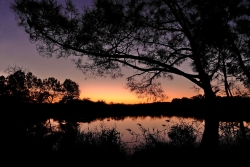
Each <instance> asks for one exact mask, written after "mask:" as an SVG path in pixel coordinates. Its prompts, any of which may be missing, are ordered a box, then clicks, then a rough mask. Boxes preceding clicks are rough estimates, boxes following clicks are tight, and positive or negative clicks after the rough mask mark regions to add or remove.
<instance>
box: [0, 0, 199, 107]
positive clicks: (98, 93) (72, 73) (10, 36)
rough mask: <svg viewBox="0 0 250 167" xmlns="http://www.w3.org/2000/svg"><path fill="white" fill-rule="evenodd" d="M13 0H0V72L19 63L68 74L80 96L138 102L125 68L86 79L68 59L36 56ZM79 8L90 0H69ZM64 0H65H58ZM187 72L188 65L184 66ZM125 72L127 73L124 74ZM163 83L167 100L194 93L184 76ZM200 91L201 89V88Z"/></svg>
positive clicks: (46, 73)
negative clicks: (114, 74)
mask: <svg viewBox="0 0 250 167" xmlns="http://www.w3.org/2000/svg"><path fill="white" fill-rule="evenodd" d="M13 1H14V0H0V75H4V76H6V75H7V74H6V73H4V70H5V69H6V68H7V67H8V66H9V65H15V64H16V65H18V66H21V67H24V68H27V69H29V70H30V71H31V72H32V73H33V74H34V75H35V76H37V77H39V78H41V79H44V78H48V77H55V78H56V79H59V80H60V81H61V82H63V81H64V80H65V79H66V78H69V79H71V80H73V81H75V82H76V83H78V84H79V85H80V89H81V98H90V99H91V100H93V101H97V100H105V101H106V102H107V103H109V102H111V101H112V102H117V103H141V102H146V99H138V98H137V96H136V95H135V94H134V93H132V92H130V91H129V90H128V89H125V85H126V76H129V75H128V74H129V73H131V72H129V71H126V72H125V77H123V78H119V79H115V80H114V79H110V78H95V79H94V78H90V79H87V80H85V76H84V75H83V74H82V72H81V71H79V70H77V69H76V68H75V65H74V64H73V63H72V61H71V57H69V58H68V59H64V58H61V59H56V58H49V59H48V58H43V57H41V56H39V54H38V52H37V50H36V44H32V43H30V41H29V38H28V35H27V34H26V33H25V32H24V30H23V29H22V28H21V27H18V25H17V22H16V21H15V16H14V13H13V12H12V11H11V10H10V8H9V6H10V3H12V2H13ZM72 1H73V2H74V3H75V4H77V6H78V7H79V9H81V7H83V5H90V4H91V0H72ZM60 2H64V0H60ZM183 69H184V70H185V71H186V72H187V71H190V69H189V68H188V67H187V66H186V67H185V66H183ZM126 74H127V75H126ZM162 86H163V88H164V91H165V92H166V95H167V96H168V97H169V98H168V99H167V101H171V100H172V99H173V98H181V97H191V96H194V95H196V94H197V92H195V91H194V90H193V89H191V87H193V86H194V84H193V83H191V82H189V81H188V80H187V79H185V78H182V77H178V76H174V80H172V81H169V80H162ZM200 93H202V92H200Z"/></svg>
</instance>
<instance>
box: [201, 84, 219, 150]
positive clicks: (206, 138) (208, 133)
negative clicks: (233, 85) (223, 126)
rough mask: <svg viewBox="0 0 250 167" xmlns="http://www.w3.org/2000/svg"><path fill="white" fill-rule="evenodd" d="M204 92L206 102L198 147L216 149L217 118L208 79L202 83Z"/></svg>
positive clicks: (217, 135) (213, 96)
mask: <svg viewBox="0 0 250 167" xmlns="http://www.w3.org/2000/svg"><path fill="white" fill-rule="evenodd" d="M204 92H205V100H206V103H205V105H204V110H205V129H204V133H203V136H202V140H201V144H200V148H201V150H203V151H206V152H207V151H212V150H214V151H215V150H216V149H217V146H218V138H219V134H218V129H219V120H218V117H217V115H216V112H215V108H214V106H215V104H214V103H215V100H214V99H215V93H214V92H213V90H212V88H211V84H210V81H208V82H207V83H206V84H205V83H204Z"/></svg>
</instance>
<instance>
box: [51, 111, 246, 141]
mask: <svg viewBox="0 0 250 167" xmlns="http://www.w3.org/2000/svg"><path fill="white" fill-rule="evenodd" d="M47 122H48V121H47ZM50 123H51V124H52V126H55V127H56V126H57V125H58V124H59V123H58V121H55V120H53V119H50ZM78 124H79V129H80V131H85V132H86V131H95V130H96V131H100V129H101V128H113V127H115V128H116V130H117V131H118V132H120V135H121V139H122V141H124V142H126V143H128V144H130V145H133V144H136V143H138V141H139V140H138V137H139V138H140V136H142V135H143V133H151V134H159V135H160V136H161V137H162V138H164V140H165V141H168V140H169V138H168V135H167V132H169V130H170V129H171V127H172V126H173V125H179V126H180V125H190V126H192V127H193V128H194V132H195V134H196V135H197V142H199V141H200V140H201V137H202V133H203V131H204V120H202V119H195V118H183V117H177V116H172V117H168V116H127V117H123V118H115V117H110V118H100V119H95V120H93V121H91V122H78ZM244 126H245V127H246V128H248V129H250V123H247V122H244ZM222 129H223V130H227V131H232V132H234V131H235V132H236V133H237V131H239V122H220V129H219V133H220V134H222V133H225V132H223V130H222ZM133 134H134V135H133ZM232 135H234V134H233V133H232ZM136 136H137V138H136ZM232 137H234V136H232ZM135 141H137V142H135Z"/></svg>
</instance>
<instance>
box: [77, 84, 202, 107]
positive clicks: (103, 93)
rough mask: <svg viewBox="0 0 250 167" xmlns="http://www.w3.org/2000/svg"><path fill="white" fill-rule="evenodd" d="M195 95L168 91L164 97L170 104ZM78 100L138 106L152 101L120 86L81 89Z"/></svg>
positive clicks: (191, 92)
mask: <svg viewBox="0 0 250 167" xmlns="http://www.w3.org/2000/svg"><path fill="white" fill-rule="evenodd" d="M196 94H197V93H195V92H193V91H189V90H188V91H176V90H168V91H166V95H167V96H168V98H167V99H166V100H165V101H166V102H171V101H172V100H173V99H174V98H182V97H187V98H190V97H192V96H195V95H196ZM80 98H81V99H83V98H90V100H91V101H95V102H96V101H98V100H103V101H105V102H106V103H107V104H109V103H110V102H113V103H124V104H138V103H150V102H153V101H147V98H144V99H142V98H138V97H137V95H136V94H135V93H133V92H130V91H129V90H128V89H125V88H122V87H121V86H119V85H118V86H114V85H110V86H107V85H104V86H93V87H88V89H86V88H85V89H84V88H83V89H81V95H80Z"/></svg>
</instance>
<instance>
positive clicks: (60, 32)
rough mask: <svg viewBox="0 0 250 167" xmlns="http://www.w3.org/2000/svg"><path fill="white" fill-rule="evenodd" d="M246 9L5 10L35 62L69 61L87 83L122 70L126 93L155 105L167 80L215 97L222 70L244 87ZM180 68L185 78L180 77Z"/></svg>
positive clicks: (41, 2)
mask: <svg viewBox="0 0 250 167" xmlns="http://www.w3.org/2000/svg"><path fill="white" fill-rule="evenodd" d="M249 4H250V2H249V1H248V0H230V1H209V2H207V1H197V0H188V1H186V0H185V1H184V0H177V1H173V0H164V1H162V0H157V1H155V0H154V1H153V0H146V1H145V0H143V1H142V0H129V1H122V0H96V1H94V2H93V6H91V7H89V8H87V7H86V8H84V10H83V11H79V10H77V8H76V7H75V5H74V4H73V3H72V2H71V1H66V4H64V5H63V4H59V3H58V2H57V1H55V0H35V1H34V0H25V1H24V0H16V1H15V3H14V4H13V5H12V9H13V10H14V12H15V13H16V18H17V21H18V23H19V25H20V26H22V27H23V28H24V29H25V31H26V32H27V33H28V34H29V36H30V40H31V41H32V42H37V49H38V51H39V53H40V54H41V55H42V56H47V57H51V56H53V55H56V56H57V57H65V58H66V57H69V56H71V55H74V56H76V58H75V59H74V61H75V63H76V65H77V67H78V68H79V69H81V70H82V71H83V73H85V74H88V75H90V76H93V75H94V76H106V75H110V76H111V77H113V78H116V77H120V76H122V75H123V73H122V69H123V67H128V68H132V69H134V70H135V75H133V76H131V77H129V78H128V84H127V87H128V88H129V89H130V90H131V91H135V92H136V93H138V94H139V96H140V97H145V96H147V97H150V96H153V97H155V98H154V100H156V99H164V98H165V97H166V96H165V95H164V91H163V90H162V89H161V85H160V82H158V81H157V79H159V78H162V77H165V78H170V79H172V78H173V76H172V74H177V75H180V76H183V77H185V78H187V79H188V80H190V81H191V82H193V83H194V84H196V85H197V86H199V87H200V88H202V89H203V90H204V92H205V96H206V97H214V94H215V93H214V92H215V91H217V90H216V89H213V85H212V83H211V81H212V80H215V79H218V78H220V80H226V79H227V78H225V75H220V74H221V71H223V67H225V69H226V70H227V71H228V73H227V74H229V73H230V74H232V75H233V76H234V77H237V78H239V79H240V80H242V81H244V83H245V84H246V83H249V78H250V75H249V73H250V72H249V54H248V53H249V32H248V22H249V11H250V10H248V9H249ZM211 9H214V10H211ZM84 57H87V58H84ZM184 62H185V63H188V64H190V67H191V69H192V70H193V72H192V73H187V72H185V71H183V70H182V68H181V66H182V65H183V63H184ZM224 74H225V73H224ZM227 74H226V76H227ZM219 75H220V76H221V77H219ZM136 77H138V78H139V81H138V79H137V80H136ZM225 84H226V82H225Z"/></svg>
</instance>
